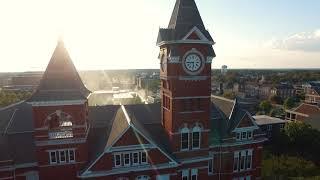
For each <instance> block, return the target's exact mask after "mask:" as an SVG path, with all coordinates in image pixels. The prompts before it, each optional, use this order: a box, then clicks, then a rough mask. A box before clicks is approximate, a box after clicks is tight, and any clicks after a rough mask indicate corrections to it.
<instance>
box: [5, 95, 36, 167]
mask: <svg viewBox="0 0 320 180" xmlns="http://www.w3.org/2000/svg"><path fill="white" fill-rule="evenodd" d="M32 118H33V116H32V107H31V105H29V104H27V103H26V102H24V101H22V102H19V103H16V104H13V105H11V106H8V107H6V108H2V109H0V154H1V155H0V161H5V160H12V161H13V162H12V163H13V164H23V163H35V162H36V157H35V144H34V139H33V131H34V127H33V119H32ZM25 147H28V148H25Z"/></svg>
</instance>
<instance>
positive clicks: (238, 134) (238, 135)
mask: <svg viewBox="0 0 320 180" xmlns="http://www.w3.org/2000/svg"><path fill="white" fill-rule="evenodd" d="M236 140H238V141H239V140H241V136H240V133H239V132H237V133H236Z"/></svg>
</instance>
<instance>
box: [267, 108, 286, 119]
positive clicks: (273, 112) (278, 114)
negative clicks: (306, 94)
mask: <svg viewBox="0 0 320 180" xmlns="http://www.w3.org/2000/svg"><path fill="white" fill-rule="evenodd" d="M283 115H285V112H284V110H283V109H282V108H273V109H272V110H271V111H270V113H269V116H272V117H282V116H283Z"/></svg>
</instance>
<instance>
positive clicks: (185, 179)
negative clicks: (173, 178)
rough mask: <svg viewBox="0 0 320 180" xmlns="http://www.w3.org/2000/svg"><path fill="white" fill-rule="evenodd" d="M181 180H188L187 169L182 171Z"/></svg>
mask: <svg viewBox="0 0 320 180" xmlns="http://www.w3.org/2000/svg"><path fill="white" fill-rule="evenodd" d="M181 177H182V180H189V170H188V169H185V170H182V175H181Z"/></svg>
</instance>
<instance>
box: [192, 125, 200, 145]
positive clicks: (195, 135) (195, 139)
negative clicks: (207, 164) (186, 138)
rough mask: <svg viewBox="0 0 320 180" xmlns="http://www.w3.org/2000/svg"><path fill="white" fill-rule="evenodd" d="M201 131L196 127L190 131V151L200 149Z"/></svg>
mask: <svg viewBox="0 0 320 180" xmlns="http://www.w3.org/2000/svg"><path fill="white" fill-rule="evenodd" d="M200 132H201V129H200V127H198V126H196V127H194V128H193V129H192V149H199V148H200V140H201V134H200Z"/></svg>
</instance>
